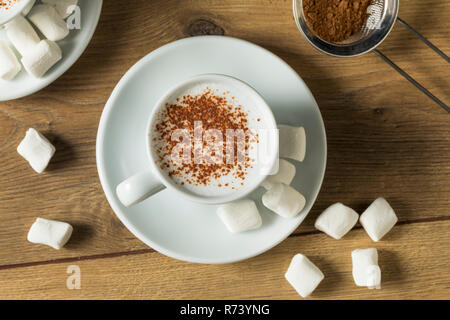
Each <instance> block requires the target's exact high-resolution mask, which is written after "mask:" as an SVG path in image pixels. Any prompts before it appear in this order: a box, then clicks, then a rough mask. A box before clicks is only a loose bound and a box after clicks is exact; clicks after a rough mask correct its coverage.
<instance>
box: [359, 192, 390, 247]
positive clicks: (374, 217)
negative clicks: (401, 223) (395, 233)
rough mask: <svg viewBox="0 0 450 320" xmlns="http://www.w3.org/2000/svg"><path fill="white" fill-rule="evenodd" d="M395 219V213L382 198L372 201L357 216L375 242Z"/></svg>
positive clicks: (386, 231)
mask: <svg viewBox="0 0 450 320" xmlns="http://www.w3.org/2000/svg"><path fill="white" fill-rule="evenodd" d="M397 221H398V218H397V215H396V214H395V212H394V210H393V209H392V207H391V206H390V205H389V203H388V202H387V201H386V200H385V199H384V198H378V199H376V200H375V201H374V202H372V204H371V205H370V206H369V207H368V208H367V209H366V211H364V212H363V214H362V215H361V217H360V218H359V222H360V223H361V225H362V226H363V227H364V229H365V230H366V232H367V234H368V235H369V237H371V238H372V240H373V241H375V242H377V241H379V240H381V238H383V236H384V235H385V234H386V233H388V232H389V230H391V229H392V227H393V226H394V225H395V224H396V223H397Z"/></svg>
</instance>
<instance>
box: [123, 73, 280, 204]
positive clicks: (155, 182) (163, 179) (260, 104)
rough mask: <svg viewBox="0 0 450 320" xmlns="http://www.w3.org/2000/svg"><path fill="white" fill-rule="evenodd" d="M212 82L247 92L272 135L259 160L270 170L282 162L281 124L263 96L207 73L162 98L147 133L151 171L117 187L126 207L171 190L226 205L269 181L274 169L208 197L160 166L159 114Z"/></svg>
mask: <svg viewBox="0 0 450 320" xmlns="http://www.w3.org/2000/svg"><path fill="white" fill-rule="evenodd" d="M211 83H213V84H214V83H215V84H220V86H221V87H222V88H230V89H231V90H233V88H234V89H235V90H239V92H240V93H241V94H242V92H243V93H244V94H245V95H246V98H248V99H247V100H248V101H251V102H252V103H250V105H248V106H246V107H247V108H248V109H249V111H250V112H254V114H257V115H258V117H259V120H258V121H260V123H261V126H262V127H264V130H265V132H267V133H269V136H268V137H266V140H265V146H264V150H263V152H264V155H263V156H262V157H258V159H257V160H256V162H258V161H260V162H264V163H263V167H264V168H269V169H270V168H275V167H276V165H277V161H278V130H277V125H276V122H275V118H274V116H273V113H272V111H271V109H270V107H269V106H268V105H267V103H266V102H265V101H264V99H263V98H262V97H261V95H260V94H259V93H258V92H256V90H255V89H253V88H252V87H250V86H249V85H248V84H246V83H244V82H242V81H240V80H238V79H236V78H233V77H230V76H225V75H219V74H205V75H199V76H195V77H193V78H189V79H187V80H185V81H183V82H181V83H179V84H177V85H176V86H175V87H173V88H172V89H170V90H169V91H168V92H167V93H166V94H165V95H164V96H163V97H161V98H160V100H159V101H158V102H157V104H156V105H155V107H154V108H153V110H152V112H151V114H150V118H149V121H148V124H147V128H146V132H145V133H146V135H147V139H146V142H147V157H148V162H149V168H148V169H147V170H145V171H143V172H138V173H136V174H135V175H133V176H131V177H129V178H128V179H126V180H124V181H123V182H121V183H120V184H119V185H118V186H117V188H116V194H117V197H118V198H119V200H120V202H121V203H122V204H123V205H124V206H126V207H128V206H131V205H133V204H136V203H138V202H141V201H143V200H145V199H147V198H148V197H150V196H152V195H154V194H156V193H158V192H159V191H161V190H163V189H165V188H169V189H171V190H172V191H174V192H175V193H176V194H179V195H180V196H182V197H184V198H187V199H189V200H192V201H195V202H200V203H205V204H218V203H226V202H230V201H234V200H237V199H239V198H242V197H244V196H245V195H247V194H249V193H250V192H252V191H254V190H255V189H256V188H257V187H258V186H259V185H260V184H261V182H262V181H263V180H264V179H265V178H266V176H267V174H269V173H270V170H266V171H264V170H260V171H259V172H258V173H257V174H253V175H252V176H251V177H250V179H249V181H248V182H246V183H245V186H244V187H242V188H238V189H237V190H235V191H233V192H231V193H224V194H223V195H215V196H208V195H199V194H195V193H192V192H189V191H188V190H186V188H184V187H181V186H180V185H178V184H177V183H175V182H174V181H173V180H172V179H171V178H169V177H168V176H167V174H166V173H165V172H164V171H163V170H161V169H160V167H159V166H158V165H157V164H156V159H155V155H154V152H153V151H152V148H153V143H154V142H153V139H152V138H153V135H152V131H153V130H152V128H153V126H154V122H155V121H156V118H157V116H156V115H157V114H158V111H160V110H162V109H163V108H165V106H166V103H167V102H168V101H170V100H171V99H173V97H179V96H180V95H179V93H180V92H186V90H189V89H190V88H193V87H196V86H197V87H198V86H199V85H202V84H211ZM257 165H260V164H257Z"/></svg>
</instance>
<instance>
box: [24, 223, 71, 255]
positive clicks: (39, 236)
mask: <svg viewBox="0 0 450 320" xmlns="http://www.w3.org/2000/svg"><path fill="white" fill-rule="evenodd" d="M72 231H73V228H72V226H71V225H70V224H68V223H66V222H60V221H55V220H47V219H43V218H37V219H36V221H35V222H34V223H33V225H32V226H31V228H30V231H28V241H30V242H32V243H39V244H45V245H47V246H50V247H52V248H54V249H56V250H59V249H61V248H62V247H63V246H64V245H65V244H66V243H67V241H69V238H70V236H71V235H72Z"/></svg>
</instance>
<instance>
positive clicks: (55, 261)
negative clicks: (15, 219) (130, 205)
mask: <svg viewBox="0 0 450 320" xmlns="http://www.w3.org/2000/svg"><path fill="white" fill-rule="evenodd" d="M447 220H450V217H433V218H424V219H417V220H411V221H400V222H398V223H397V224H396V225H397V226H399V225H407V224H414V223H425V222H437V221H447ZM359 229H362V226H360V225H359V224H358V225H357V226H355V227H354V228H353V229H352V230H359ZM314 234H323V233H322V232H321V231H318V230H312V231H306V232H297V233H296V232H294V233H292V234H291V235H289V236H288V238H287V239H289V238H292V237H302V236H309V235H314ZM285 241H286V240H285ZM271 250H272V249H271ZM269 251H270V250H269ZM152 252H156V250H154V249H152V248H148V249H140V250H130V251H122V252H113V253H104V254H96V255H87V256H80V257H72V258H61V259H53V260H40V261H34V262H25V263H17V264H7V265H0V270H8V269H16V268H26V267H33V266H41V265H48V264H60V263H70V262H77V261H84V260H96V259H107V258H116V257H122V256H130V255H139V254H146V253H152Z"/></svg>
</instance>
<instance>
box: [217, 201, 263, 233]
mask: <svg viewBox="0 0 450 320" xmlns="http://www.w3.org/2000/svg"><path fill="white" fill-rule="evenodd" d="M217 214H218V216H219V217H220V219H221V220H222V222H223V223H224V224H225V226H226V227H227V229H228V230H229V231H230V232H233V233H236V232H243V231H247V230H252V229H257V228H259V227H261V224H262V221H261V216H260V215H259V212H258V208H257V207H256V204H255V202H254V201H252V200H238V201H234V202H230V203H227V204H223V205H221V206H219V207H218V208H217Z"/></svg>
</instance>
